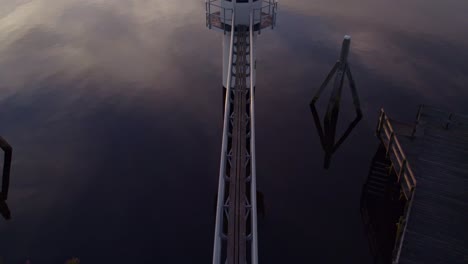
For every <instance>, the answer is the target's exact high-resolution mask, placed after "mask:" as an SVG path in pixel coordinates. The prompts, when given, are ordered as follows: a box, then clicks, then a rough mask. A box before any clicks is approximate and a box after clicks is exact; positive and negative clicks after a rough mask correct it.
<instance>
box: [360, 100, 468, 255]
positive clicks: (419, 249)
mask: <svg viewBox="0 0 468 264" xmlns="http://www.w3.org/2000/svg"><path fill="white" fill-rule="evenodd" d="M377 136H378V138H379V139H380V146H379V149H378V151H377V153H376V155H375V157H374V159H373V161H372V164H371V167H370V170H369V176H368V178H367V181H366V183H365V184H364V187H363V191H362V197H361V214H362V217H363V221H364V223H365V227H366V231H367V234H368V237H369V241H370V245H371V250H372V252H373V254H374V257H375V263H392V264H397V263H401V264H405V263H408V264H409V263H411V264H416V263H421V264H422V263H466V262H467V261H468V188H467V186H468V116H463V115H460V114H454V113H449V112H447V111H443V110H440V109H437V108H434V107H429V106H421V107H420V108H419V111H418V114H417V118H416V122H415V123H404V122H400V121H396V120H393V119H391V118H390V117H389V116H388V115H387V114H386V113H385V111H384V110H383V109H382V110H381V113H380V117H379V122H378V127H377Z"/></svg>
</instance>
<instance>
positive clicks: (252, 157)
mask: <svg viewBox="0 0 468 264" xmlns="http://www.w3.org/2000/svg"><path fill="white" fill-rule="evenodd" d="M253 24H254V23H253V11H252V12H251V13H250V164H251V172H250V173H251V177H252V178H251V181H250V184H251V188H250V197H251V204H252V209H251V214H252V264H258V240H257V237H258V234H257V172H256V170H257V166H256V161H255V100H254V99H255V92H254V88H255V87H254V70H255V69H254V68H255V61H254V45H253V44H254V31H253Z"/></svg>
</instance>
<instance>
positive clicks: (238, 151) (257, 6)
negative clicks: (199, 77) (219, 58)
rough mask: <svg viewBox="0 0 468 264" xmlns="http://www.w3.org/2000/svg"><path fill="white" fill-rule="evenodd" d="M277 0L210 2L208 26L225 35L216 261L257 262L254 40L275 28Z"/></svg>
mask: <svg viewBox="0 0 468 264" xmlns="http://www.w3.org/2000/svg"><path fill="white" fill-rule="evenodd" d="M276 12H277V2H276V1H271V0H269V1H264V0H237V1H236V0H207V1H206V26H207V27H208V28H210V29H214V30H216V31H219V32H222V33H223V42H222V43H223V90H224V92H223V102H224V122H223V139H222V146H221V157H220V169H219V183H218V197H217V205H216V223H215V232H214V246H213V263H214V264H218V263H223V264H224V263H227V264H238V263H242V264H245V263H254V264H255V263H258V248H257V245H258V236H257V197H256V195H257V191H256V169H255V81H256V79H255V74H256V56H255V51H256V41H257V36H258V35H259V34H260V33H261V31H262V30H263V29H265V28H274V26H275V24H276Z"/></svg>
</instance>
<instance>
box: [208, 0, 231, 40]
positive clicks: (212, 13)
mask: <svg viewBox="0 0 468 264" xmlns="http://www.w3.org/2000/svg"><path fill="white" fill-rule="evenodd" d="M205 9H206V27H207V28H209V29H211V27H212V26H215V27H217V28H220V29H222V30H223V31H224V33H226V26H227V25H229V23H228V22H230V21H231V20H232V16H233V15H234V10H233V9H232V8H226V7H223V6H222V5H221V0H205Z"/></svg>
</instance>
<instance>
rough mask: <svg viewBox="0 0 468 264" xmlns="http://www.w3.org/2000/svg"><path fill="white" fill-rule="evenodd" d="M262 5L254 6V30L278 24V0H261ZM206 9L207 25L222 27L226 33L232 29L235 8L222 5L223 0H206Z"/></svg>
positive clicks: (209, 26)
mask: <svg viewBox="0 0 468 264" xmlns="http://www.w3.org/2000/svg"><path fill="white" fill-rule="evenodd" d="M259 2H260V3H259V5H260V7H257V8H253V9H252V13H253V25H254V31H258V32H259V33H260V31H261V30H262V29H263V28H267V27H271V28H272V29H273V28H274V27H275V25H276V15H277V12H278V1H277V0H261V1H259ZM205 9H206V27H208V28H209V29H211V28H212V27H213V26H214V27H216V28H219V29H222V30H223V31H224V33H226V31H230V28H231V26H232V25H231V24H230V21H231V20H232V16H233V14H234V9H233V8H228V7H225V6H223V5H222V0H205Z"/></svg>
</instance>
